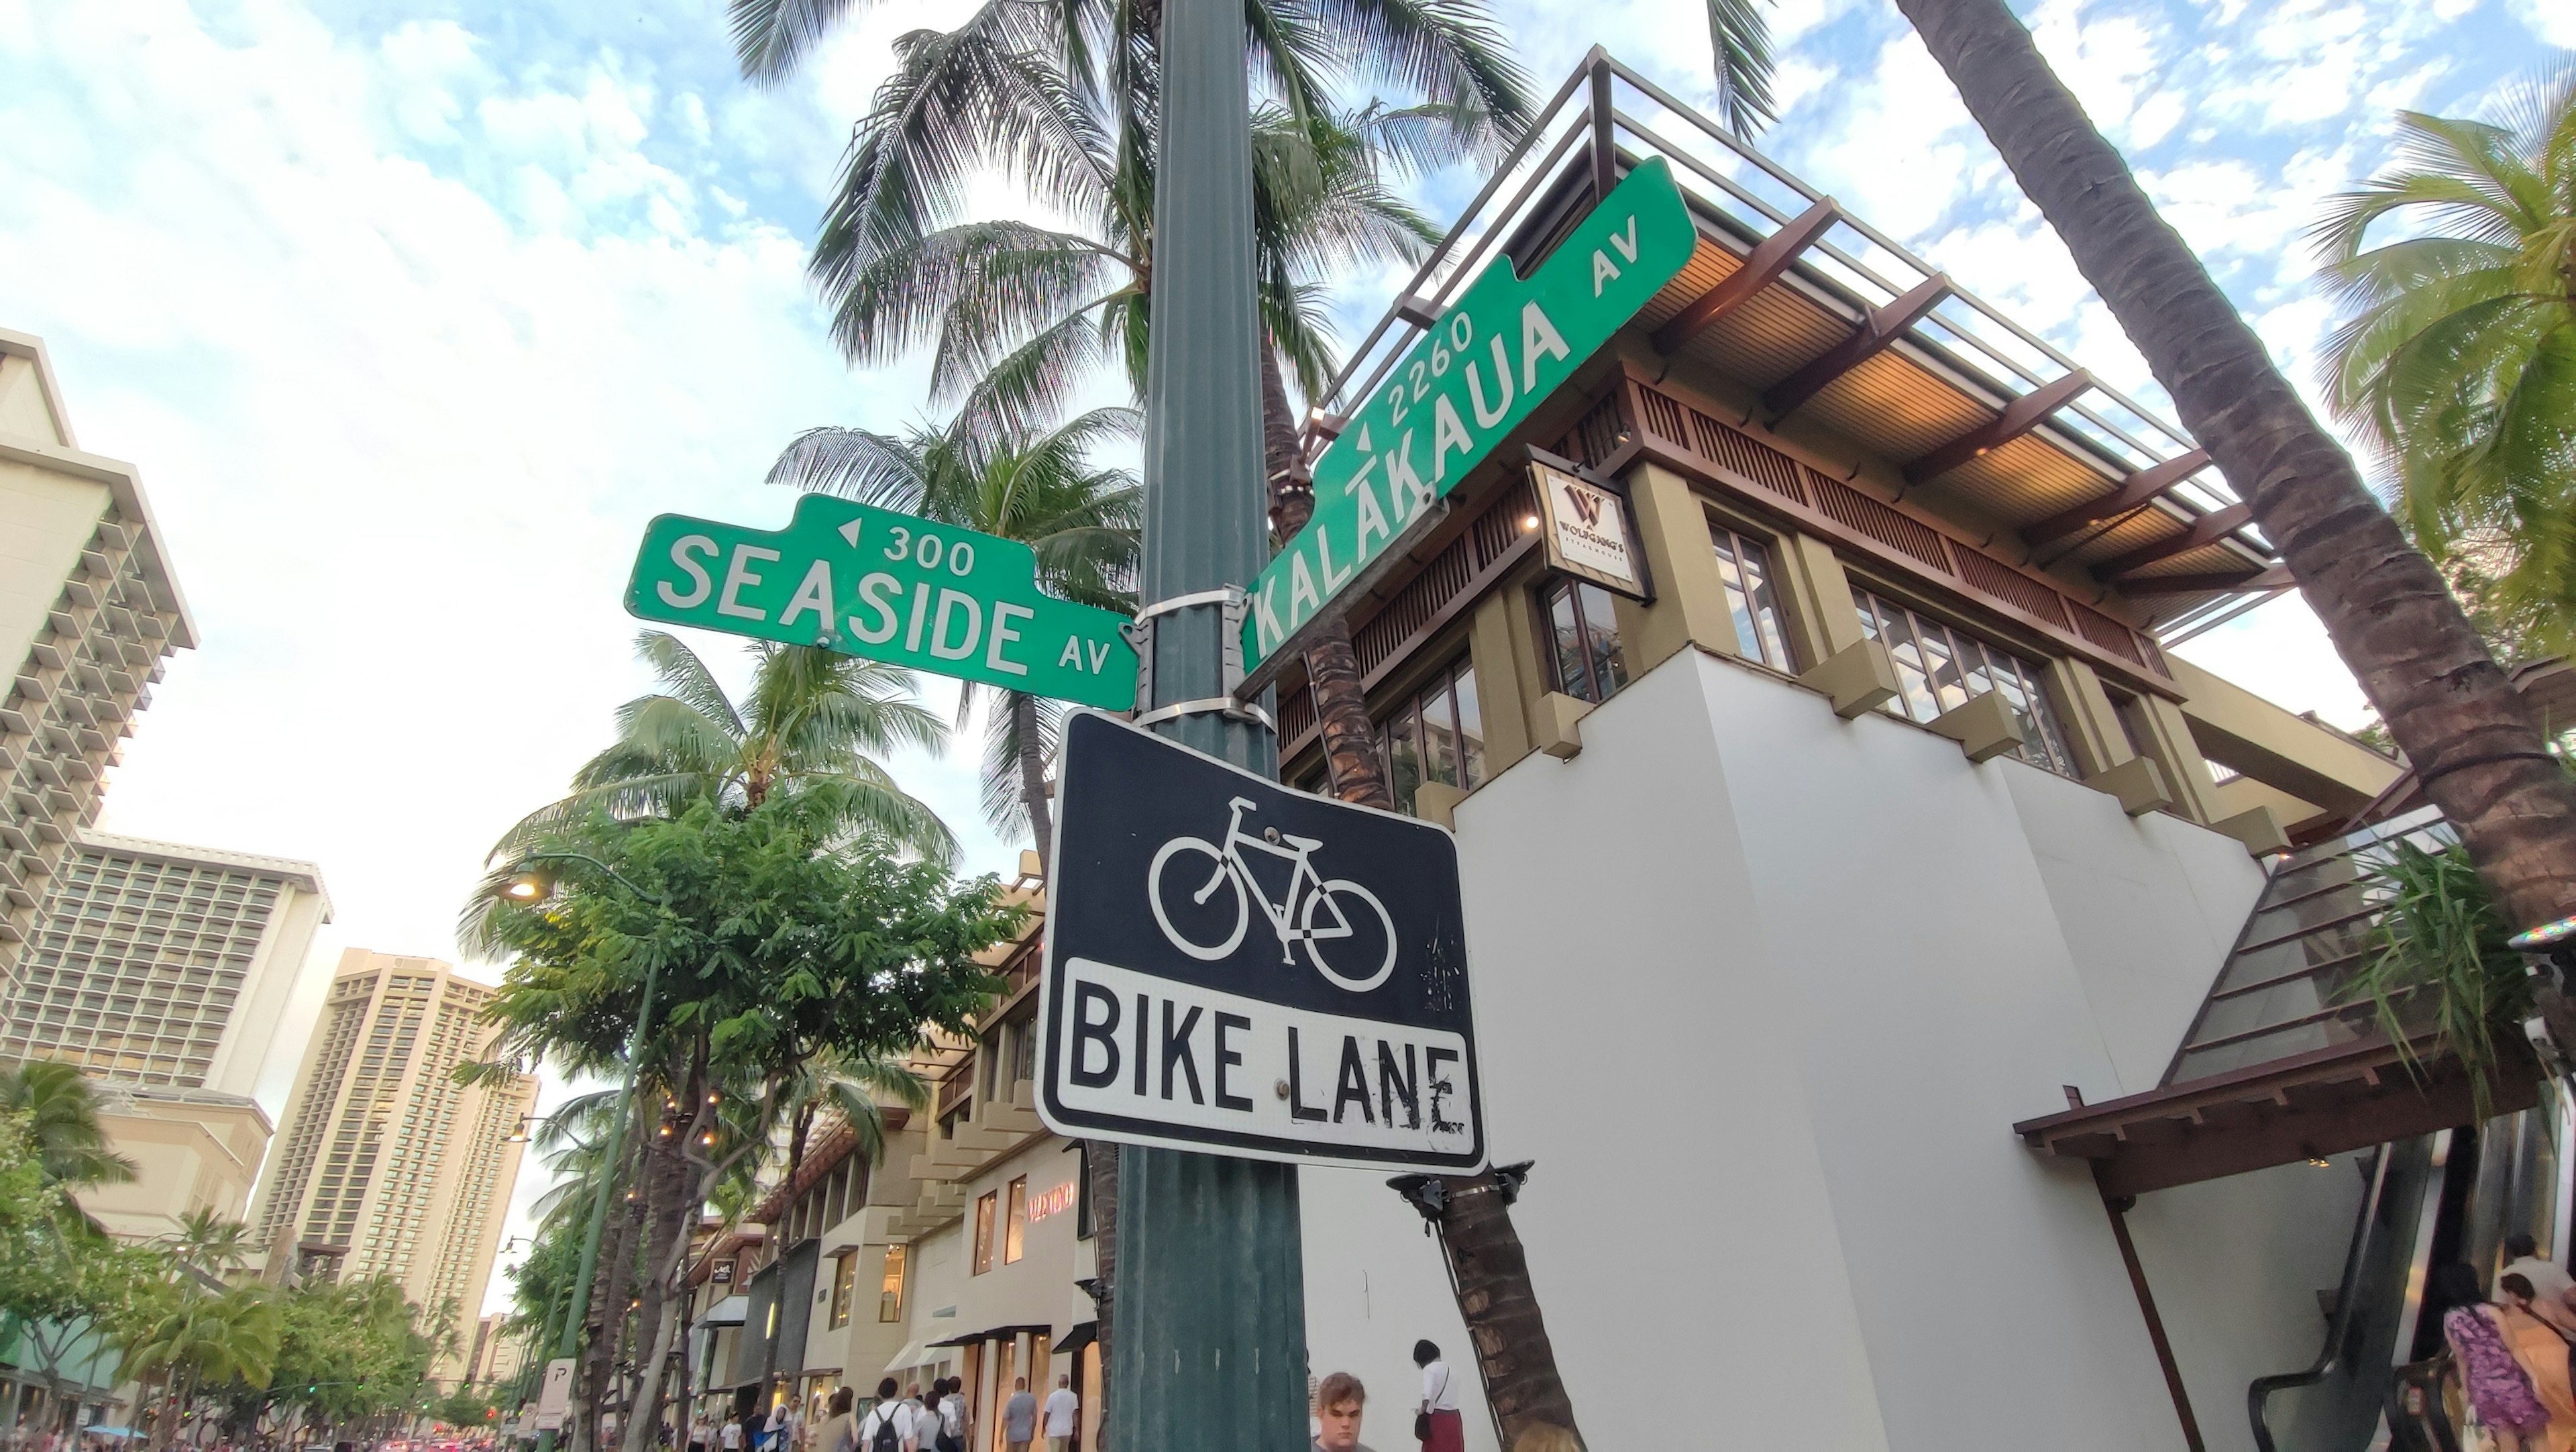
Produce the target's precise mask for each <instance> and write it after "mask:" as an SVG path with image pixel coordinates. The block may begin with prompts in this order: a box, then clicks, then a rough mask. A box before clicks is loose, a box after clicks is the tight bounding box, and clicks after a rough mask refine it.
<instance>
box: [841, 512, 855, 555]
mask: <svg viewBox="0 0 2576 1452" xmlns="http://www.w3.org/2000/svg"><path fill="white" fill-rule="evenodd" d="M841 538H843V539H845V540H848V541H849V542H850V548H852V549H857V548H858V547H859V521H858V520H855V519H854V520H851V521H850V522H849V523H847V524H845V525H842V526H841Z"/></svg>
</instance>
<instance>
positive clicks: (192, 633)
mask: <svg viewBox="0 0 2576 1452" xmlns="http://www.w3.org/2000/svg"><path fill="white" fill-rule="evenodd" d="M196 643H197V632H196V626H195V624H194V623H193V622H192V621H191V620H190V619H189V617H188V606H187V602H186V600H185V599H183V598H182V597H181V595H180V593H179V585H178V582H177V581H176V580H175V579H173V578H172V577H171V573H170V565H169V561H168V559H167V558H166V557H165V556H164V554H163V552H162V547H161V542H160V539H159V537H158V535H157V532H156V530H155V527H154V525H153V522H152V511H151V509H150V507H149V506H148V505H147V504H146V503H145V501H144V498H143V486H142V482H141V478H140V476H139V475H138V474H137V473H136V471H135V468H134V466H133V465H131V464H127V463H121V462H119V461H117V460H115V459H109V458H102V457H100V456H99V455H96V454H91V453H85V452H83V451H82V449H81V447H80V445H79V443H78V442H77V441H76V440H75V439H74V438H73V435H72V426H71V419H70V416H69V415H68V414H67V413H66V412H65V411H64V408H63V402H62V392H61V390H60V389H59V388H57V387H56V386H55V383H54V375H53V368H52V365H51V364H50V363H48V362H47V360H46V356H45V347H44V344H43V343H42V342H40V341H39V340H37V339H36V338H33V337H30V336H28V335H27V334H24V333H13V332H10V331H7V330H6V329H0V663H5V668H6V669H8V670H10V671H12V672H13V675H11V676H10V677H6V678H0V978H6V977H10V976H12V975H14V973H15V970H16V967H17V962H18V959H19V957H20V956H21V951H22V947H21V945H22V944H23V943H24V941H25V939H26V937H27V935H28V934H29V933H30V932H32V931H33V930H34V926H35V917H36V911H37V907H38V905H39V904H40V902H41V901H42V899H43V898H44V895H45V889H46V886H47V882H48V879H50V878H51V877H52V876H53V875H54V872H55V870H56V868H57V867H58V866H59V865H60V864H61V862H62V860H63V857H64V854H65V853H66V852H67V851H68V850H69V847H70V844H71V841H72V837H73V834H74V833H76V832H77V831H79V830H80V829H81V828H82V827H85V826H87V825H89V824H90V823H92V822H94V821H96V820H98V809H99V798H100V792H101V788H102V782H103V779H104V777H105V776H106V773H107V769H108V768H109V767H111V766H113V765H115V764H116V760H117V755H118V749H119V748H118V742H119V740H120V739H121V738H123V737H126V736H130V735H132V734H133V732H134V717H135V714H136V713H137V712H139V711H141V710H142V709H143V707H144V706H145V705H146V704H147V703H148V702H149V701H150V700H151V686H152V683H153V682H156V681H158V680H160V679H161V674H162V663H163V662H164V661H165V660H166V659H168V657H169V656H170V654H171V653H172V652H173V651H176V650H178V649H180V648H181V647H185V646H193V645H195V644H196Z"/></svg>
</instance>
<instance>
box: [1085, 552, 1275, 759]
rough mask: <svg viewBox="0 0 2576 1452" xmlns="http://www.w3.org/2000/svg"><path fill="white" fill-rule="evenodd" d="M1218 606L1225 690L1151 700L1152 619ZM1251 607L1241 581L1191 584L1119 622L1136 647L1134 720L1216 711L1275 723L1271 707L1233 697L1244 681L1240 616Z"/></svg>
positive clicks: (1272, 727)
mask: <svg viewBox="0 0 2576 1452" xmlns="http://www.w3.org/2000/svg"><path fill="white" fill-rule="evenodd" d="M1210 605H1213V606H1215V607H1217V610H1218V612H1219V619H1220V622H1221V624H1220V628H1219V630H1218V634H1217V640H1218V662H1217V663H1218V676H1219V679H1220V681H1221V682H1222V688H1223V690H1224V691H1225V694H1224V695H1221V696H1204V697H1201V698H1199V699H1197V700H1194V701H1174V702H1171V703H1170V704H1168V705H1163V706H1157V705H1155V704H1154V625H1155V622H1156V621H1158V620H1160V619H1161V618H1162V617H1163V616H1166V615H1170V614H1174V613H1176V612H1178V611H1182V610H1196V609H1203V608H1205V607H1207V606H1210ZM1250 608H1251V597H1250V596H1248V595H1246V594H1245V593H1244V591H1243V587H1242V586H1241V585H1225V586H1221V587H1219V588H1217V589H1214V590H1194V591H1192V592H1191V593H1189V594H1187V595H1174V596H1171V597H1170V598H1168V599H1163V600H1157V601H1155V602H1154V603H1153V604H1151V605H1148V606H1145V607H1144V608H1143V609H1141V610H1138V611H1137V612H1136V618H1135V619H1134V620H1132V621H1130V622H1129V623H1127V624H1125V625H1122V626H1120V627H1118V633H1119V634H1120V635H1122V636H1125V637H1126V639H1127V643H1128V644H1129V645H1131V646H1133V647H1135V650H1136V718H1135V719H1136V724H1137V725H1139V726H1151V725H1153V724H1154V723H1155V722H1157V721H1172V720H1177V719H1179V718H1180V717H1183V716H1204V715H1208V714H1211V713H1213V714H1216V715H1221V716H1230V717H1232V718H1234V719H1235V720H1237V721H1251V722H1257V723H1259V724H1260V725H1262V726H1265V727H1267V728H1269V729H1270V730H1272V731H1274V732H1275V731H1277V730H1278V729H1279V727H1278V725H1277V723H1275V722H1273V721H1272V720H1271V719H1270V713H1269V712H1267V711H1265V710H1263V709H1261V707H1260V706H1259V705H1257V704H1254V703H1252V702H1249V701H1244V700H1238V699H1237V696H1238V694H1239V693H1240V692H1241V689H1242V686H1243V621H1244V617H1245V615H1246V614H1248V613H1249V611H1250Z"/></svg>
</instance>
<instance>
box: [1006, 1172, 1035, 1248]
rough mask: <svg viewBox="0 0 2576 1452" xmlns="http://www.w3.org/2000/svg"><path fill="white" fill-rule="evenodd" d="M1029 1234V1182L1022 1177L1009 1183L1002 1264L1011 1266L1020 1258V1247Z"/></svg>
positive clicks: (1026, 1177)
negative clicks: (1009, 1199) (1009, 1193)
mask: <svg viewBox="0 0 2576 1452" xmlns="http://www.w3.org/2000/svg"><path fill="white" fill-rule="evenodd" d="M1028 1234H1029V1180H1028V1176H1026V1175H1022V1176H1021V1177H1020V1178H1018V1179H1016V1180H1013V1181H1012V1182H1011V1209H1010V1214H1009V1216H1008V1217H1007V1220H1006V1223H1005V1225H1004V1227H1003V1230H1002V1264H1004V1265H1011V1264H1014V1263H1016V1262H1017V1261H1018V1260H1019V1258H1020V1247H1021V1246H1022V1245H1024V1244H1025V1243H1026V1242H1027V1240H1028Z"/></svg>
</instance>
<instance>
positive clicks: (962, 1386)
mask: <svg viewBox="0 0 2576 1452" xmlns="http://www.w3.org/2000/svg"><path fill="white" fill-rule="evenodd" d="M938 1452H966V1380H965V1378H963V1377H956V1376H952V1377H950V1378H948V1394H947V1395H946V1396H943V1397H941V1398H940V1399H939V1448H938Z"/></svg>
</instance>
